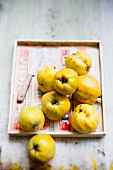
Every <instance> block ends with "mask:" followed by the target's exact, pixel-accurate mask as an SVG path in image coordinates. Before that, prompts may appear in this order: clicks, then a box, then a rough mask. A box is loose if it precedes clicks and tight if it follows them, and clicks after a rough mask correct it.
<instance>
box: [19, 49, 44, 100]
mask: <svg viewBox="0 0 113 170" xmlns="http://www.w3.org/2000/svg"><path fill="white" fill-rule="evenodd" d="M45 51H46V48H42V49H41V50H40V51H39V53H38V55H36V57H35V59H34V61H33V64H32V66H31V68H30V70H29V72H28V75H27V77H26V79H25V81H24V83H23V85H22V86H21V88H20V92H19V95H18V97H17V101H18V102H23V100H24V97H25V95H26V93H27V90H28V87H29V85H30V82H31V80H32V77H33V76H34V75H36V74H37V71H38V70H39V69H40V67H41V65H42V64H43V60H44V54H45Z"/></svg>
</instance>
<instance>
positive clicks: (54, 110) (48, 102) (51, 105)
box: [42, 91, 71, 120]
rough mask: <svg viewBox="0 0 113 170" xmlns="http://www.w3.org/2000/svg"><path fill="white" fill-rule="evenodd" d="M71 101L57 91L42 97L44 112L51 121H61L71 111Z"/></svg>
mask: <svg viewBox="0 0 113 170" xmlns="http://www.w3.org/2000/svg"><path fill="white" fill-rule="evenodd" d="M70 106H71V104H70V101H69V99H68V98H67V97H66V96H63V95H61V94H59V93H57V92H56V91H51V92H48V93H46V94H44V95H43V96H42V111H43V113H44V114H45V115H46V117H47V118H48V119H50V120H60V119H61V118H63V117H64V116H65V115H66V114H67V113H68V111H69V110H70Z"/></svg>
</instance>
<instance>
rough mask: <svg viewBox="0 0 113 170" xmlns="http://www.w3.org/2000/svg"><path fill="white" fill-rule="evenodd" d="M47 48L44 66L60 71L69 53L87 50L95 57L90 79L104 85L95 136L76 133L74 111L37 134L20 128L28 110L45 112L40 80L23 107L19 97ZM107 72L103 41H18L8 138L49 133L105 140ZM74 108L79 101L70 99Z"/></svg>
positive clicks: (15, 48) (32, 88)
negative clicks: (71, 118) (71, 119)
mask: <svg viewBox="0 0 113 170" xmlns="http://www.w3.org/2000/svg"><path fill="white" fill-rule="evenodd" d="M42 47H46V48H47V52H46V55H45V56H44V57H45V58H44V60H43V63H42V64H41V67H43V66H44V65H54V66H56V67H58V68H63V67H64V60H65V56H66V55H67V54H69V53H75V52H76V51H77V50H85V51H87V53H88V54H89V55H90V56H91V59H92V63H93V65H92V68H91V70H90V72H89V75H92V76H94V77H95V78H96V79H97V80H98V81H99V83H100V86H101V90H102V98H101V99H99V101H97V102H96V103H95V104H94V107H95V108H96V109H97V110H98V112H99V114H100V123H99V126H98V128H97V130H96V131H95V132H92V133H87V134H80V133H78V132H76V131H74V130H73V128H72V127H71V125H70V123H69V115H70V114H71V112H72V110H71V111H70V112H69V113H68V114H67V115H66V116H65V117H64V118H63V119H62V120H60V121H50V120H48V119H46V122H45V125H44V128H43V129H41V130H40V131H36V132H23V131H22V130H21V129H20V128H19V125H18V121H17V120H18V113H19V112H20V110H21V109H23V108H24V107H25V106H36V107H39V108H41V101H40V98H41V96H40V93H39V91H38V90H37V86H38V83H37V80H36V76H34V77H33V79H32V82H31V84H30V87H29V89H28V92H27V94H26V97H25V99H24V101H23V102H22V103H18V102H17V96H18V93H19V90H20V86H21V85H22V83H23V81H24V79H25V78H26V76H27V74H28V70H29V68H30V66H31V63H32V61H33V58H34V57H35V55H37V53H38V51H39V49H40V48H42ZM103 89H104V87H103V71H102V53H101V42H100V41H89V40H88V41H80V40H79V41H37V40H16V41H15V45H14V55H13V67H12V79H11V97H10V111H9V124H8V134H10V135H19V136H28V135H35V134H39V133H48V134H50V135H52V136H55V137H103V136H104V135H105V128H104V94H103ZM70 101H71V102H72V103H73V102H74V105H75V104H76V102H75V101H73V100H72V99H70Z"/></svg>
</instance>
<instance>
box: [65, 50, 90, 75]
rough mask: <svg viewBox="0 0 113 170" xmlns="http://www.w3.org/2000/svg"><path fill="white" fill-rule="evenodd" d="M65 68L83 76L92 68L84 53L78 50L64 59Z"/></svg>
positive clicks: (87, 56)
mask: <svg viewBox="0 0 113 170" xmlns="http://www.w3.org/2000/svg"><path fill="white" fill-rule="evenodd" d="M65 66H66V68H71V69H73V70H75V71H76V72H77V73H78V75H85V74H87V73H88V72H89V70H90V68H91V66H92V60H91V57H90V56H89V55H88V54H87V52H86V51H82V50H80V51H77V52H76V54H70V55H68V56H67V57H66V60H65Z"/></svg>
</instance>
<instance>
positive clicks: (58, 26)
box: [0, 0, 113, 170]
mask: <svg viewBox="0 0 113 170" xmlns="http://www.w3.org/2000/svg"><path fill="white" fill-rule="evenodd" d="M112 9H113V1H112V0H95V1H90V0H85V1H84V0H77V1H74V0H54V1H52V0H20V1H19V0H9V1H8V0H0V146H1V147H2V157H1V159H2V162H4V163H7V162H12V163H14V162H18V163H20V164H21V165H22V166H23V167H29V166H30V163H29V158H28V153H27V144H28V140H29V138H30V137H10V136H9V135H8V133H7V129H8V118H9V104H10V92H11V89H10V88H11V73H12V60H13V59H12V56H13V48H14V41H15V39H37V40H48V39H49V40H97V39H99V40H101V41H102V55H103V69H104V98H105V101H104V107H105V130H106V136H105V137H103V138H87V139H86V138H55V141H56V146H57V149H56V155H55V157H54V159H53V160H51V161H50V162H49V163H50V164H51V165H52V166H53V167H54V169H55V168H56V169H58V168H59V167H60V166H61V165H63V166H64V167H65V168H67V169H68V168H69V165H70V164H73V165H77V166H78V167H79V168H80V169H83V170H91V169H93V167H92V161H91V154H93V155H94V158H95V160H96V163H97V167H98V170H104V169H105V170H109V169H110V165H112V163H113V113H112V112H113V111H112V110H113V109H112V108H113V76H112V75H113V74H112V73H113V62H112V58H113V56H112V55H113V10H112Z"/></svg>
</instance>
